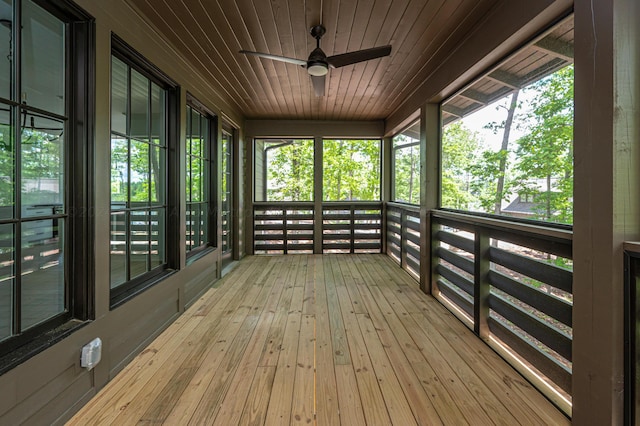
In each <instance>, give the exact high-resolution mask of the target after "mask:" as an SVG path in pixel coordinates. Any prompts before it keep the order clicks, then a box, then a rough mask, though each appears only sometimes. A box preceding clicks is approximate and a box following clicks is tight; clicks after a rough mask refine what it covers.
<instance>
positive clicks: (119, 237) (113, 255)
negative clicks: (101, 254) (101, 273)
mask: <svg viewBox="0 0 640 426" xmlns="http://www.w3.org/2000/svg"><path fill="white" fill-rule="evenodd" d="M109 232H110V235H109V240H110V241H109V257H110V262H111V288H114V287H117V286H119V285H120V284H123V283H124V282H126V281H127V214H126V213H125V212H118V213H112V214H111V221H110V229H109Z"/></svg>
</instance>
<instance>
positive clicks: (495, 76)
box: [487, 70, 522, 90]
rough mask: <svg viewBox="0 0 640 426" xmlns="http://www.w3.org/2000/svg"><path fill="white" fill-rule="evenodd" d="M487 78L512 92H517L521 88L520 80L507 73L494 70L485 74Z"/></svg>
mask: <svg viewBox="0 0 640 426" xmlns="http://www.w3.org/2000/svg"><path fill="white" fill-rule="evenodd" d="M487 78H490V79H491V80H493V81H497V82H498V83H501V84H504V85H505V86H507V87H510V88H512V89H513V90H518V89H520V88H521V87H522V79H521V78H520V77H518V76H517V75H515V74H511V73H509V72H507V71H503V70H495V71H493V72H491V73H489V74H487Z"/></svg>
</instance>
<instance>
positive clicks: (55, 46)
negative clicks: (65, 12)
mask: <svg viewBox="0 0 640 426" xmlns="http://www.w3.org/2000/svg"><path fill="white" fill-rule="evenodd" d="M22 46H23V48H22V51H21V54H22V94H21V99H20V101H21V102H22V103H23V104H26V105H30V106H34V107H37V108H40V109H43V110H45V111H50V112H54V113H56V114H59V115H65V96H64V95H65V84H64V82H65V66H64V64H65V24H64V23H63V22H62V21H60V20H59V19H57V18H56V17H54V16H53V15H51V14H50V13H48V12H46V11H45V10H44V9H42V8H41V7H39V6H37V5H36V4H35V3H33V2H32V1H29V0H26V1H24V2H23V3H22Z"/></svg>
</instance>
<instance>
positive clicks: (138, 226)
mask: <svg viewBox="0 0 640 426" xmlns="http://www.w3.org/2000/svg"><path fill="white" fill-rule="evenodd" d="M130 218H131V221H130V224H129V227H130V228H129V239H130V240H129V246H130V253H131V254H130V259H131V267H130V270H131V277H130V279H134V278H135V277H137V276H139V275H142V274H144V273H145V272H147V271H148V270H149V268H148V259H149V211H147V210H143V211H132V212H131V216H130Z"/></svg>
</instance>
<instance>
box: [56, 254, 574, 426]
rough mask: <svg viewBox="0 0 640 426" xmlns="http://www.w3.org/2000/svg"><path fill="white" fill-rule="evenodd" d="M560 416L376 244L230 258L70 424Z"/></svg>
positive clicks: (516, 420)
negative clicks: (374, 251)
mask: <svg viewBox="0 0 640 426" xmlns="http://www.w3.org/2000/svg"><path fill="white" fill-rule="evenodd" d="M136 423H164V424H171V425H186V424H194V425H210V424H220V425H236V424H256V425H259V424H269V425H286V424H296V423H302V424H317V425H337V424H343V425H364V424H368V425H377V424H380V425H388V424H394V425H402V426H405V425H411V424H419V425H435V424H445V425H461V424H472V425H484V424H504V425H516V424H526V425H533V424H544V425H557V424H568V423H569V421H568V420H567V418H566V417H564V415H562V414H561V413H560V412H559V411H558V410H557V409H556V408H555V407H553V406H552V405H551V404H550V403H549V402H548V401H547V400H546V399H545V398H544V397H543V396H542V395H540V394H539V393H538V392H537V391H536V390H535V389H534V388H532V387H531V386H530V385H529V384H528V383H527V382H526V381H525V380H524V379H523V378H522V377H521V376H520V375H519V374H518V373H516V372H515V371H514V370H513V369H512V368H511V367H510V366H509V365H508V364H506V363H505V362H504V361H503V360H502V359H501V358H500V357H499V356H497V355H496V354H495V353H494V352H493V351H492V350H491V349H490V348H488V347H487V346H486V345H485V344H484V343H483V342H481V341H480V340H479V339H477V338H476V337H475V336H474V335H473V334H472V333H471V332H470V331H469V330H468V329H467V328H466V327H465V326H464V325H463V324H462V323H460V322H459V321H458V320H457V319H456V318H455V317H453V316H452V315H451V314H450V313H449V312H448V311H447V310H446V309H444V308H443V307H442V306H441V305H440V304H439V303H438V302H437V301H436V300H435V299H433V298H431V297H429V296H426V295H425V294H423V293H422V292H420V290H419V289H418V287H417V284H416V283H415V281H413V280H412V279H411V278H410V277H409V276H408V275H407V274H406V273H404V272H403V271H402V270H401V269H399V268H398V267H397V266H396V265H395V264H394V263H393V262H392V261H391V259H389V258H388V257H387V256H384V255H324V256H322V255H309V256H304V255H299V256H293V255H292V256H273V257H272V256H255V257H248V258H246V259H244V260H242V261H241V262H240V264H239V265H238V266H237V267H236V268H234V269H233V270H232V271H231V272H230V273H229V274H228V275H226V276H225V277H224V278H223V279H222V280H221V281H219V282H218V283H217V284H216V285H215V287H214V288H213V289H211V290H210V291H208V292H207V293H206V294H205V295H204V296H203V297H202V298H201V299H200V300H199V301H198V302H196V303H195V304H194V306H192V307H191V308H190V309H189V310H188V311H187V312H186V313H185V314H184V315H182V316H181V317H180V318H179V319H178V320H177V321H176V322H175V323H174V324H172V325H171V326H170V327H169V328H168V329H167V330H166V331H165V332H164V333H163V334H162V335H161V336H160V337H158V339H157V340H155V341H154V342H153V343H152V344H151V345H150V346H149V347H148V348H147V349H145V350H144V351H143V352H142V353H141V354H140V355H139V356H138V357H137V358H136V359H135V360H134V361H133V362H132V363H131V364H130V365H128V366H127V367H126V368H125V370H123V371H122V372H121V373H120V374H119V375H118V376H117V377H116V378H115V379H114V380H112V381H111V382H110V383H109V384H108V385H107V386H106V387H105V388H104V389H103V390H102V391H100V393H98V395H96V397H95V398H94V399H93V400H92V401H90V402H89V404H88V405H87V406H85V407H84V408H83V409H82V410H81V411H80V412H79V413H77V415H76V416H75V417H74V418H73V419H72V420H71V421H70V422H69V424H71V425H88V424H91V425H94V424H117V425H126V424H136Z"/></svg>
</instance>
